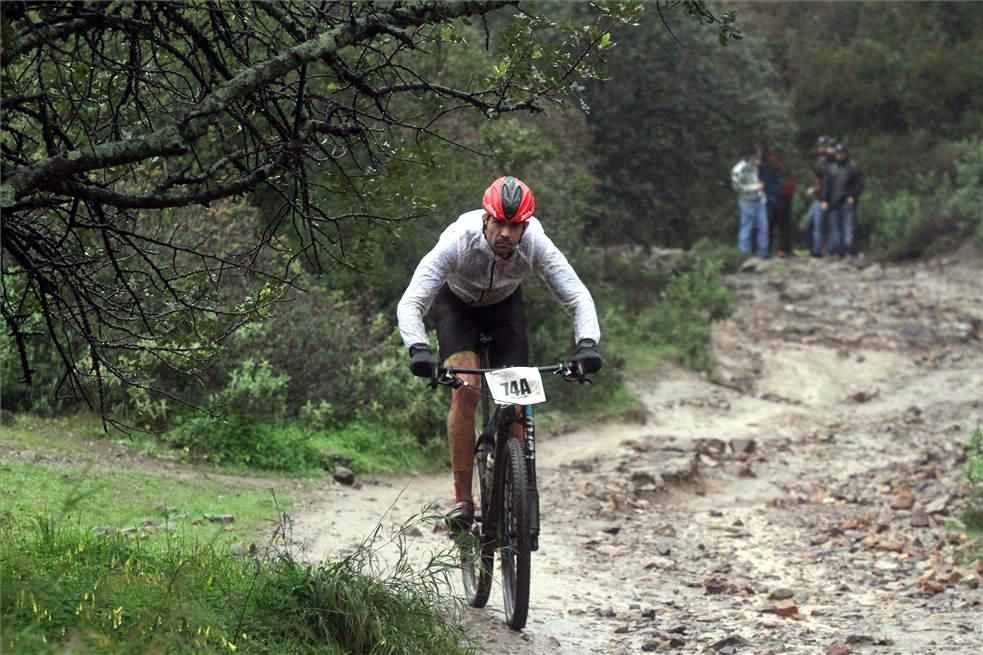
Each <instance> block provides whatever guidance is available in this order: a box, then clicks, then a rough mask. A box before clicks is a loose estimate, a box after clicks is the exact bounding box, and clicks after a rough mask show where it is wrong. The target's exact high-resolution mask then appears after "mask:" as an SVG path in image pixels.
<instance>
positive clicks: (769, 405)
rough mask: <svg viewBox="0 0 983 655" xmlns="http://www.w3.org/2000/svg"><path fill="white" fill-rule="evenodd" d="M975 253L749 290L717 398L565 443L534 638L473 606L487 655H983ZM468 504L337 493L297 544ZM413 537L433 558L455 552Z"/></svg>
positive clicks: (543, 477)
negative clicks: (968, 527) (974, 457)
mask: <svg viewBox="0 0 983 655" xmlns="http://www.w3.org/2000/svg"><path fill="white" fill-rule="evenodd" d="M964 255H965V256H961V257H951V258H948V259H940V260H934V261H931V262H927V263H922V264H917V265H905V266H896V267H895V266H892V267H882V266H880V265H876V264H875V265H873V266H867V267H864V268H861V267H859V266H856V265H852V264H848V263H844V262H839V261H829V260H812V259H796V260H790V261H779V262H773V263H772V262H769V263H768V264H766V265H765V266H762V267H761V268H762V269H763V270H760V271H756V272H749V273H743V274H739V275H736V276H732V277H731V278H730V279H729V280H728V284H729V285H730V286H731V288H732V290H733V291H734V293H735V296H736V301H737V311H736V313H735V315H734V317H733V318H732V319H730V320H729V321H726V322H724V323H722V324H720V325H718V326H717V327H716V328H715V332H714V348H715V356H716V358H717V360H718V363H719V365H718V369H717V371H716V373H715V375H714V376H713V381H711V380H710V379H708V378H707V377H706V376H701V375H698V374H694V373H692V372H689V371H685V370H682V369H679V368H676V367H668V366H667V367H664V368H662V369H661V370H659V371H656V372H653V373H652V374H651V375H649V376H646V377H645V378H643V379H639V380H636V381H635V382H634V385H635V387H636V390H637V392H638V394H639V396H640V397H641V398H642V399H643V401H644V403H645V405H646V408H647V410H648V420H647V422H646V424H645V425H604V426H598V427H596V428H592V429H590V430H586V429H585V430H581V431H577V432H571V433H567V434H563V435H559V436H555V437H553V438H551V439H543V440H541V445H540V448H539V458H538V462H539V471H540V484H541V490H542V491H541V495H542V504H543V515H544V525H543V530H544V535H543V537H542V540H541V549H540V551H539V552H538V553H536V554H535V555H534V559H533V569H534V574H533V582H532V590H533V597H532V603H531V609H530V620H529V624H528V626H527V628H526V630H525V631H524V632H523V633H521V634H516V633H513V632H510V631H509V630H508V629H506V628H505V627H504V626H503V625H502V624H501V620H502V610H501V597H500V593H499V590H498V589H497V588H496V589H495V590H494V591H493V596H492V600H491V602H490V603H489V607H488V608H486V609H484V610H465V613H466V621H467V622H468V624H469V626H470V629H471V631H472V632H473V634H475V635H476V636H477V637H478V639H479V640H480V644H481V651H482V652H485V653H495V654H499V653H530V654H531V653H550V654H551V655H555V654H556V653H601V652H604V653H610V652H613V653H636V652H679V653H704V652H711V653H721V654H722V655H728V654H729V653H826V652H827V649H828V648H830V646H831V645H833V644H834V643H836V642H841V643H844V644H847V648H848V649H849V650H843V651H841V652H850V651H852V652H854V653H939V654H941V653H947V654H948V653H966V654H975V653H979V652H983V619H981V618H980V617H981V616H983V590H981V587H980V579H981V576H983V563H980V562H977V564H976V565H975V567H974V566H973V565H971V564H966V563H959V560H958V555H959V553H958V551H959V550H960V549H965V548H966V547H967V546H966V544H965V543H964V541H965V537H964V536H961V535H960V534H959V532H958V531H953V530H952V529H947V528H946V526H945V524H946V521H947V520H948V519H949V518H950V517H952V516H956V515H958V512H959V510H960V508H961V507H962V506H963V504H964V503H965V494H966V491H967V488H966V486H965V484H964V483H963V482H962V461H963V458H964V457H965V454H964V444H965V443H966V441H967V438H968V435H969V434H970V433H971V431H972V429H973V428H974V427H975V426H976V425H978V424H980V423H981V422H983V342H981V336H983V334H981V333H983V264H981V262H980V259H979V257H978V254H977V255H974V254H973V253H972V251H970V252H968V253H964ZM449 490H450V483H449V476H444V475H438V476H416V477H404V478H393V479H378V480H366V481H364V484H363V486H362V487H361V488H360V489H350V488H341V487H332V488H329V489H325V490H324V491H323V493H322V494H321V495H320V496H319V497H318V498H317V499H316V500H315V501H314V502H312V504H311V505H310V506H309V507H307V508H306V510H304V511H301V513H300V515H299V516H298V517H297V518H296V523H295V536H296V537H298V539H299V540H301V541H302V542H303V543H305V544H306V546H307V548H308V549H309V550H308V552H309V555H310V556H311V557H312V558H315V559H316V558H320V557H325V556H334V555H338V554H341V553H345V552H347V551H349V550H350V549H351V548H352V546H353V544H355V543H357V542H358V541H360V540H361V539H362V538H363V537H364V535H365V533H366V532H367V531H368V530H370V529H371V528H372V526H374V525H375V523H376V522H377V521H380V520H381V521H382V525H383V528H384V531H388V529H389V528H390V526H391V525H392V524H396V523H400V522H402V521H404V520H405V519H407V518H408V517H409V516H411V515H412V514H414V513H416V512H419V511H420V508H421V507H422V506H423V505H425V504H427V503H431V502H439V503H443V502H446V500H447V494H448V492H449ZM412 534H413V535H415V536H412V537H411V545H412V553H413V554H414V556H415V557H420V558H424V557H426V556H427V553H429V552H430V551H432V550H433V549H435V548H438V549H439V548H443V547H445V546H446V544H447V540H446V536H445V535H443V534H442V533H433V532H431V531H430V530H429V529H427V530H425V531H420V532H417V531H413V532H412ZM707 649H709V651H708V650H707Z"/></svg>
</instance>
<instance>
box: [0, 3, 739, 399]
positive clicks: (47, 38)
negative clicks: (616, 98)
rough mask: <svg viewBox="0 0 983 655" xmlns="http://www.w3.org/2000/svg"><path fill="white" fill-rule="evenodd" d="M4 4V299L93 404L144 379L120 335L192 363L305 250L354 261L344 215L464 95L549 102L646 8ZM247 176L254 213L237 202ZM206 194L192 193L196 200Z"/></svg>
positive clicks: (532, 108) (464, 102)
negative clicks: (485, 56)
mask: <svg viewBox="0 0 983 655" xmlns="http://www.w3.org/2000/svg"><path fill="white" fill-rule="evenodd" d="M657 8H658V9H659V11H660V12H662V11H668V10H671V9H682V10H683V11H684V12H685V13H686V14H687V15H688V16H689V17H690V18H692V19H694V20H696V21H698V22H700V23H710V24H716V25H718V26H719V28H720V34H721V38H722V39H726V38H729V37H730V36H733V35H734V29H733V27H732V22H733V17H732V16H729V15H726V16H724V17H722V18H720V19H718V18H717V17H716V16H714V14H713V13H711V12H710V11H709V10H708V9H707V7H706V6H705V5H704V3H703V2H700V1H695V2H691V1H680V0H666V1H664V2H660V3H658V7H657ZM0 9H2V12H3V13H2V19H3V33H2V37H3V41H2V52H0V58H2V95H3V115H2V122H0V167H2V168H0V170H2V181H0V206H2V210H3V216H2V245H3V258H4V262H3V297H2V302H0V309H2V313H3V318H4V321H5V323H6V326H7V329H8V330H9V333H10V334H11V335H12V337H13V340H14V343H15V344H16V347H17V351H18V355H19V359H20V362H21V367H22V369H23V373H24V377H25V380H27V381H28V382H29V381H30V380H31V377H32V365H31V361H30V359H31V356H30V355H31V350H30V348H29V342H30V341H31V340H32V339H36V338H37V337H38V336H39V335H43V336H45V337H47V338H49V339H50V340H51V342H52V345H53V347H54V349H55V350H57V352H58V353H59V356H60V358H61V359H62V361H63V364H64V366H65V376H64V378H63V380H62V384H63V385H67V386H66V388H67V389H68V390H70V391H74V392H76V393H81V394H83V395H84V396H85V397H86V399H87V400H89V401H90V404H93V403H92V402H91V399H90V398H89V396H88V395H87V392H86V389H87V388H89V387H90V386H91V385H90V384H89V383H92V382H94V383H95V385H94V388H96V389H97V390H98V394H99V398H100V399H101V398H102V394H103V392H104V389H105V380H106V378H107V376H108V377H109V378H112V379H115V380H116V381H120V382H122V383H124V384H135V385H139V384H140V381H139V379H138V378H137V377H136V376H135V375H134V372H133V371H132V370H128V369H127V368H126V366H124V365H123V364H122V363H121V362H125V361H126V358H125V357H124V358H122V359H121V358H120V357H118V356H116V355H119V354H120V353H122V354H124V355H127V356H136V355H147V354H150V355H152V356H153V357H155V358H158V359H161V360H162V361H166V362H167V364H168V365H171V366H175V367H178V368H184V369H188V370H193V369H194V368H195V366H197V362H198V360H197V355H199V354H207V353H208V352H209V348H210V346H211V345H212V344H214V343H215V342H217V341H220V340H221V339H222V338H223V335H226V334H228V333H230V332H231V331H232V330H234V329H235V328H236V327H237V326H238V325H240V324H242V323H243V322H244V321H245V320H247V319H248V317H249V316H251V315H254V314H255V313H256V312H260V311H262V310H263V307H264V306H265V305H267V304H269V303H271V302H273V301H275V299H276V297H277V293H278V291H277V290H278V289H279V288H281V287H282V285H284V284H291V283H293V282H294V281H295V279H296V274H297V270H298V269H297V268H296V265H297V263H298V261H303V262H304V263H305V265H307V266H309V267H313V268H314V269H315V270H317V271H323V270H328V269H330V268H332V267H337V266H345V265H346V248H347V247H348V246H349V244H350V243H351V242H352V238H351V237H352V235H355V234H359V233H363V232H364V231H365V230H369V229H372V228H373V227H378V226H385V225H386V224H388V223H390V222H393V221H400V220H403V219H406V218H410V217H414V216H417V215H419V214H421V213H423V212H424V211H425V207H424V206H422V205H421V204H420V201H419V194H417V193H415V192H414V190H413V189H406V190H404V191H403V192H402V197H403V201H402V202H399V203H397V204H398V205H399V206H400V207H401V211H400V212H398V214H396V215H392V214H389V215H383V214H380V213H377V212H375V211H374V209H373V207H374V205H373V203H372V202H371V201H372V193H373V188H374V187H373V184H374V181H375V180H377V179H378V178H379V177H380V176H384V175H385V173H386V171H387V169H388V168H391V167H393V166H397V165H405V164H406V163H407V162H409V163H412V162H414V161H418V159H417V155H418V148H417V146H418V144H419V143H420V140H421V139H425V138H430V139H444V140H448V141H454V138H453V130H451V133H450V134H449V135H448V134H445V132H446V130H444V129H442V128H443V127H445V126H446V125H448V124H449V120H450V119H451V117H452V116H453V115H455V114H457V113H459V112H461V111H465V110H467V111H472V112H479V113H480V114H482V115H484V116H486V117H489V118H494V117H498V116H501V115H505V114H508V113H514V112H540V111H542V110H543V109H544V108H545V107H547V106H549V105H550V104H552V103H558V102H561V101H562V100H563V99H564V98H565V97H567V96H568V94H569V93H570V92H571V89H576V88H577V85H578V84H579V83H580V82H579V81H580V80H583V79H589V78H592V77H595V76H597V69H596V66H597V64H598V62H599V61H600V60H601V57H602V56H603V54H604V53H605V51H606V50H607V49H609V48H610V47H611V46H612V45H613V43H612V38H611V30H612V29H613V28H614V27H615V26H617V25H619V24H624V23H629V22H633V21H634V20H636V18H637V16H638V13H639V11H640V10H641V7H640V3H629V2H614V1H610V2H594V3H591V4H590V5H589V7H588V6H587V5H584V6H582V7H579V8H578V9H577V10H576V11H570V10H569V7H565V6H564V5H562V4H548V5H546V6H545V8H543V9H540V10H538V11H537V10H536V9H535V8H534V6H533V5H526V4H525V3H518V2H453V3H447V2H422V1H421V2H387V3H374V2H291V3H267V2H231V1H230V2H207V3H204V2H152V3H151V2H147V3H143V2H141V3H125V2H119V3H65V2H25V1H21V2H17V1H12V2H5V3H3V4H2V6H0ZM551 13H552V14H553V15H551ZM475 21H477V23H475ZM445 49H456V50H458V51H460V52H462V53H464V54H465V55H466V53H467V52H469V51H476V50H479V49H480V50H482V51H484V52H488V53H490V54H491V55H492V61H493V65H491V66H488V67H486V68H484V69H480V70H471V69H468V68H467V67H457V68H455V69H453V70H446V69H443V68H441V67H440V66H439V65H435V62H438V61H440V60H441V59H440V58H434V57H433V54H434V53H436V52H439V51H443V50H445ZM459 145H460V146H461V147H464V148H467V147H468V144H466V143H459ZM257 191H258V192H261V196H262V198H263V201H262V203H261V204H262V205H263V207H264V211H263V213H262V215H261V216H256V215H255V214H256V212H255V211H252V210H250V209H249V208H248V207H246V208H244V207H243V206H242V205H241V204H239V203H238V200H237V199H239V198H242V197H244V196H245V195H247V194H252V193H254V192H257ZM339 199H340V200H339ZM389 200H391V198H390V199H387V201H389ZM254 204H255V203H250V205H254ZM198 206H200V207H205V208H207V211H205V213H202V212H201V211H200V210H191V209H188V208H191V207H198ZM339 208H341V209H339ZM236 212H243V219H242V220H241V221H239V223H238V224H237V223H235V222H233V229H232V230H229V229H228V227H227V225H226V223H222V224H223V225H226V227H225V228H223V230H222V231H219V230H218V229H215V230H210V229H209V227H210V226H209V225H208V224H205V225H202V224H201V221H196V220H195V218H201V217H202V216H204V217H206V218H207V217H208V216H209V215H211V216H213V217H215V216H217V213H221V214H230V213H231V214H236ZM246 214H248V215H249V219H250V220H252V221H253V222H255V223H256V227H255V233H253V232H252V228H249V229H250V234H249V235H248V237H247V236H245V235H243V234H238V233H236V229H235V227H236V226H237V225H241V226H242V228H243V232H245V231H246V228H247V226H249V225H250V224H249V221H247V220H246V218H247V217H246V216H245V215H246ZM219 223H220V221H217V220H216V221H215V225H216V226H217V225H218V224H219ZM252 237H255V238H252ZM271 253H273V254H274V255H276V256H273V255H271ZM277 253H279V254H278V255H277ZM242 274H245V275H246V276H247V279H249V280H251V281H252V282H254V283H255V284H253V285H252V286H251V287H249V288H247V289H242V288H241V285H240V287H235V288H236V289H237V291H236V293H237V294H238V295H236V296H235V297H230V294H229V285H228V283H227V282H228V279H229V278H230V276H233V275H234V276H241V275H242ZM233 286H234V285H233ZM247 286H248V285H247ZM113 353H115V354H116V355H114V354H113ZM98 404H101V401H99V402H98Z"/></svg>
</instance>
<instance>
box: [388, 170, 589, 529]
mask: <svg viewBox="0 0 983 655" xmlns="http://www.w3.org/2000/svg"><path fill="white" fill-rule="evenodd" d="M481 204H482V209H477V210H474V211H469V212H467V213H465V214H462V215H461V216H460V217H459V218H458V219H457V220H456V221H455V222H454V223H452V224H451V225H450V226H449V227H448V228H447V229H445V230H444V232H443V233H442V234H441V235H440V238H439V240H438V241H437V245H436V246H435V247H434V248H433V250H431V251H430V252H429V253H427V254H426V255H425V256H424V257H423V259H422V260H421V261H420V263H419V265H418V266H417V268H416V272H414V273H413V278H412V279H411V280H410V284H409V286H408V287H407V289H406V291H405V292H404V293H403V297H402V298H401V299H400V301H399V306H398V308H397V310H396V314H397V317H398V319H399V331H400V334H401V335H402V338H403V343H404V344H405V345H406V346H407V348H408V349H409V353H410V371H411V372H412V373H413V374H414V375H418V376H420V377H425V378H430V377H431V376H432V375H433V372H434V369H435V367H436V361H435V360H434V356H433V353H432V352H431V350H430V346H429V345H428V343H427V335H426V331H425V328H424V324H423V318H424V316H425V315H427V316H428V318H429V319H430V320H431V321H432V323H433V324H434V326H435V327H436V330H437V341H438V344H439V356H440V361H442V362H444V365H445V366H453V367H457V368H478V367H479V365H480V364H479V361H478V349H479V344H478V337H479V335H480V334H482V333H484V334H487V335H489V336H490V337H491V338H492V344H491V352H490V360H491V361H490V364H491V366H492V367H500V366H527V365H528V364H529V361H528V360H529V345H528V341H527V336H526V332H527V328H526V316H525V308H524V306H523V301H522V288H521V284H522V281H523V280H524V279H525V278H526V277H528V276H530V275H531V274H533V273H538V274H539V276H540V277H541V278H542V279H543V281H544V282H545V283H546V285H547V286H548V287H549V289H550V291H551V292H552V293H553V296H554V297H555V298H556V299H557V300H558V301H559V303H560V304H561V305H562V306H563V308H564V309H565V310H567V312H568V313H569V314H571V315H572V317H573V324H574V336H575V338H574V342H575V343H576V344H577V345H576V350H575V353H574V355H573V360H572V361H573V362H574V363H575V364H576V365H579V367H580V368H581V370H582V371H583V372H584V373H593V372H595V371H597V370H600V368H601V365H602V360H601V355H600V353H599V352H598V349H597V344H598V341H599V340H600V337H601V332H600V327H599V326H598V321H597V311H596V310H595V308H594V300H593V298H591V295H590V292H589V291H588V290H587V287H585V286H584V284H583V282H581V281H580V278H579V277H577V274H576V272H574V270H573V267H572V266H570V264H569V262H568V261H567V258H566V257H565V256H564V255H563V253H561V252H560V250H559V249H558V248H557V247H556V245H554V244H553V242H552V241H551V240H550V238H549V237H548V236H546V233H545V232H544V231H543V227H542V225H541V224H540V222H539V221H538V220H537V219H536V217H534V216H533V211H534V210H535V206H536V201H535V199H534V197H533V194H532V191H530V189H529V187H528V186H526V184H525V183H524V182H522V181H521V180H518V179H516V178H514V177H501V178H499V179H497V180H495V181H494V182H493V183H492V184H491V186H489V187H488V189H487V190H486V191H485V194H484V197H483V199H482V203H481ZM428 312H429V314H428ZM461 378H462V379H463V380H464V381H465V382H466V383H467V385H466V386H463V387H461V388H458V389H454V390H453V391H452V395H451V407H450V411H449V413H448V415H447V440H448V443H449V445H450V451H451V470H452V471H453V475H454V500H455V504H454V508H453V509H452V510H451V511H450V513H449V514H448V515H447V520H448V523H449V524H450V525H451V527H452V529H455V530H466V529H468V528H469V527H470V526H471V523H472V521H473V520H474V502H473V500H472V495H471V493H472V490H471V473H472V468H473V466H474V462H473V456H474V415H475V408H476V407H477V404H478V400H479V396H478V394H477V393H476V390H477V389H479V388H480V387H481V379H480V378H479V377H478V376H475V375H462V376H461ZM515 427H516V434H515V436H516V437H518V438H521V435H522V430H521V426H520V425H518V424H516V426H515Z"/></svg>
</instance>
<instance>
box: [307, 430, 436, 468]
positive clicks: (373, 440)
mask: <svg viewBox="0 0 983 655" xmlns="http://www.w3.org/2000/svg"><path fill="white" fill-rule="evenodd" d="M311 443H312V444H313V446H314V447H315V448H317V449H318V450H319V451H320V452H322V453H324V454H326V455H328V456H329V457H330V456H331V455H334V454H340V455H344V456H345V457H347V458H349V459H350V460H351V465H350V467H351V469H352V470H353V471H355V472H356V473H398V472H400V471H430V470H434V469H438V468H440V467H442V466H445V465H446V464H447V462H448V461H449V455H448V453H447V444H446V443H445V441H444V440H443V439H436V438H431V439H429V440H426V441H424V442H422V443H421V441H420V440H418V439H417V438H416V437H415V436H413V435H410V434H409V433H406V432H399V431H396V430H394V429H392V428H387V427H384V426H378V425H372V424H369V423H352V424H350V425H348V426H346V427H344V428H339V429H331V430H328V429H325V430H318V431H316V432H313V433H312V436H311Z"/></svg>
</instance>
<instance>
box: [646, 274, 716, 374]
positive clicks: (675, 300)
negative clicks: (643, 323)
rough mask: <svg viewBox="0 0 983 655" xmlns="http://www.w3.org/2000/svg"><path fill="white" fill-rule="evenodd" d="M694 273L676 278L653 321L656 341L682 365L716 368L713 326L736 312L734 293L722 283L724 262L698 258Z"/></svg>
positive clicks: (657, 308) (658, 307) (659, 304)
mask: <svg viewBox="0 0 983 655" xmlns="http://www.w3.org/2000/svg"><path fill="white" fill-rule="evenodd" d="M691 261H692V270H691V271H690V272H688V273H685V274H683V275H680V276H678V277H675V278H673V280H672V281H671V282H670V283H669V285H668V286H667V287H666V288H665V290H664V291H663V292H662V293H661V295H660V298H659V303H658V305H657V306H656V307H655V310H654V311H653V316H652V317H651V318H650V322H649V325H650V329H651V332H652V339H653V340H654V341H655V342H656V343H659V344H665V345H668V346H670V347H671V348H672V349H673V351H674V352H675V353H676V355H677V357H678V358H679V361H680V363H681V364H683V365H684V366H686V367H688V368H692V369H694V370H697V371H709V370H710V369H711V368H712V367H713V356H712V353H711V351H710V326H711V324H712V323H713V322H714V321H719V320H722V319H724V318H727V317H728V316H730V314H731V312H732V311H733V303H732V301H731V296H730V291H728V289H727V287H725V286H724V285H723V284H722V283H721V281H720V268H721V263H720V262H719V261H717V260H711V259H703V258H700V257H694V258H693V259H692V260H691Z"/></svg>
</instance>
